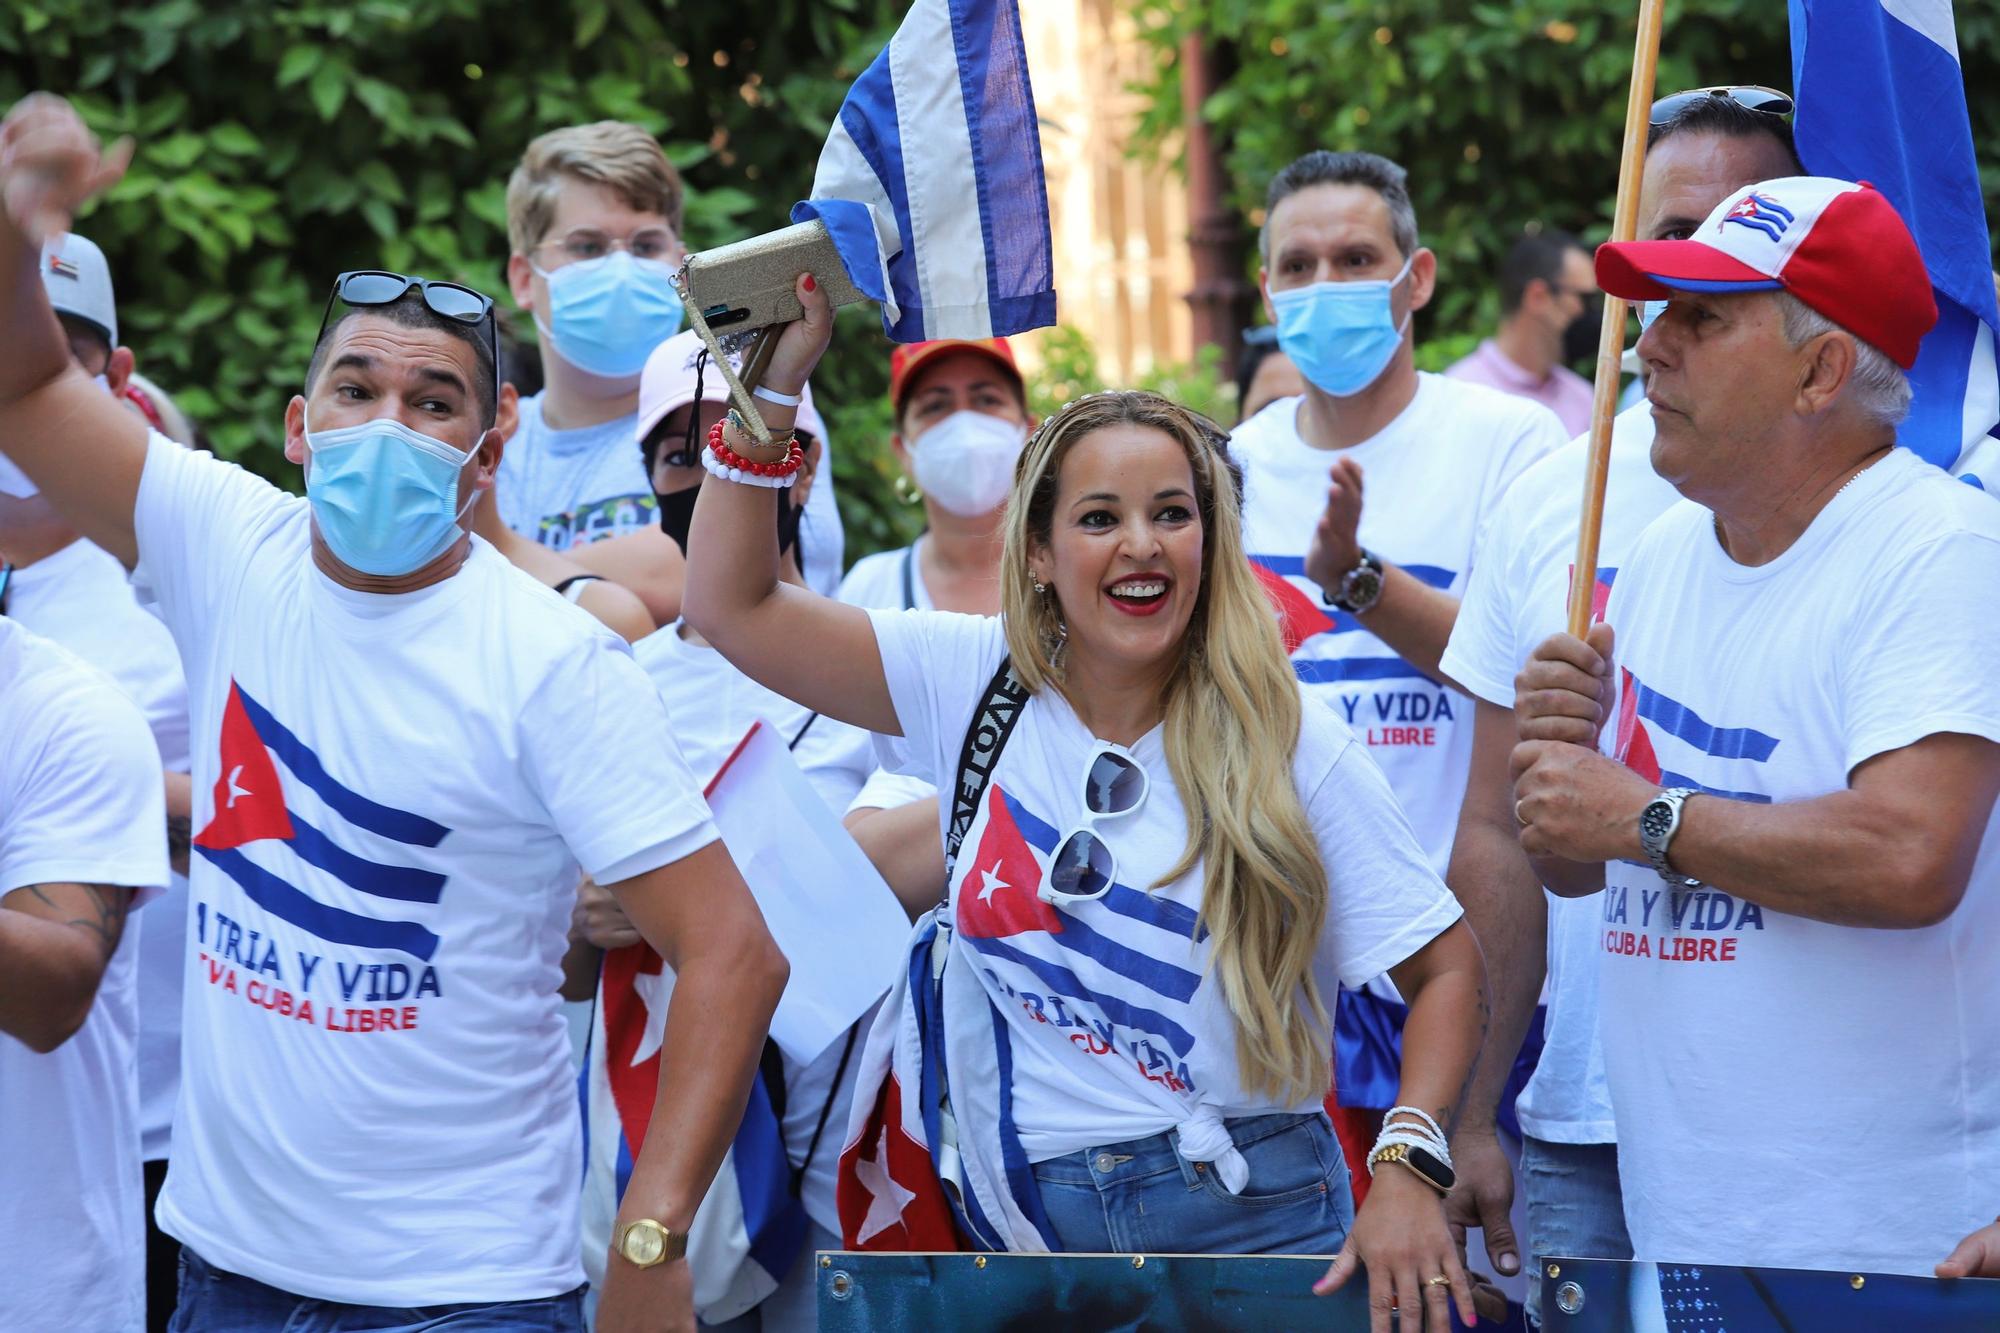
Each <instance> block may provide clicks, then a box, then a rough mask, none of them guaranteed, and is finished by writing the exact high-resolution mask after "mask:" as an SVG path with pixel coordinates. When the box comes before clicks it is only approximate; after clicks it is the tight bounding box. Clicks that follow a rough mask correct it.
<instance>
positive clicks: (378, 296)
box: [313, 268, 500, 412]
mask: <svg viewBox="0 0 2000 1333" xmlns="http://www.w3.org/2000/svg"><path fill="white" fill-rule="evenodd" d="M412 287H415V288H417V289H418V290H419V291H421V292H422V293H423V297H424V305H425V307H426V308H427V309H429V310H430V312H431V313H432V314H433V315H437V316H440V317H441V318H444V319H449V320H455V321H457V322H458V323H460V324H471V325H478V324H481V323H483V324H485V325H486V342H487V346H488V347H489V348H490V349H491V351H492V354H493V410H494V411H495V412H498V411H499V410H500V327H499V324H498V323H497V322H496V321H495V320H494V318H493V302H492V300H491V299H489V298H488V297H486V296H484V295H482V294H480V293H479V292H476V291H474V290H473V289H472V288H470V287H467V286H465V285H464V284H463V283H457V282H437V281H433V280H432V279H430V278H413V277H410V276H409V275H407V274H403V273H390V272H388V271H387V270H385V269H379V268H359V269H353V270H350V271H349V272H346V273H343V274H341V275H340V276H339V277H337V278H335V279H334V280H333V290H332V291H331V292H329V293H327V298H326V310H325V311H324V312H323V313H322V314H321V315H320V317H319V333H318V334H317V335H316V336H315V337H314V338H313V346H315V347H317V346H319V340H320V339H321V338H324V337H325V336H326V326H327V322H328V321H329V320H331V319H332V318H333V303H334V302H335V301H339V302H340V303H341V304H342V305H346V306H350V307H352V308H354V309H356V310H362V309H366V308H367V307H369V306H378V305H393V304H395V303H396V302H397V301H400V300H402V299H403V297H404V295H405V294H407V293H408V292H409V290H410V288H412Z"/></svg>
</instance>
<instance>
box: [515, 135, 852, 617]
mask: <svg viewBox="0 0 2000 1333" xmlns="http://www.w3.org/2000/svg"><path fill="white" fill-rule="evenodd" d="M685 202H686V188H685V186H684V185H683V183H682V181H681V177H680V173H679V172H677V171H676V170H675V169H674V166H673V164H672V163H671V162H669V161H668V160H667V157H666V154H665V153H664V152H662V151H661V149H660V145H659V144H658V142H656V141H655V140H654V138H653V136H652V135H650V134H648V133H647V132H646V131H645V130H644V129H641V128H640V127H639V126H637V125H630V124H625V123H622V122H619V121H609V120H607V121H599V122H597V123H595V124H591V125H574V126H569V127H567V128H564V129H559V130H551V131H549V132H548V133H547V134H543V135H541V136H540V137H538V138H537V139H535V140H534V141H533V142H532V143H530V144H529V145H528V147H527V151H525V152H524V153H523V154H522V155H521V161H520V165H519V166H517V167H516V168H515V169H514V174H513V176H512V177H511V178H510V179H509V180H508V182H507V237H508V242H509V244H510V245H511V246H512V248H513V254H512V256H511V257H510V258H509V259H508V261H507V282H508V286H509V288H510V290H511V291H512V293H513V296H514V300H515V302H516V304H518V305H519V306H520V307H521V308H522V309H523V310H526V311H528V312H529V313H530V314H531V315H532V316H533V318H534V323H535V331H536V334H537V336H538V338H539V340H540V343H541V352H542V369H543V374H544V377H545V380H544V387H543V389H542V391H541V392H540V393H537V394H534V395H532V396H530V397H526V398H523V399H522V400H521V413H520V429H519V431H518V433H517V434H516V435H515V437H514V439H513V441H512V442H511V443H510V444H509V446H508V449H507V453H506V459H505V461H504V462H503V463H502V465H501V471H500V477H499V482H498V485H497V486H496V488H495V495H496V499H497V501H498V504H499V509H500V517H501V519H502V520H503V521H504V522H505V523H506V524H507V526H508V527H509V528H511V529H512V530H513V531H514V532H516V533H518V534H520V535H521V536H523V537H526V538H529V539H530V540H532V541H536V542H539V543H541V544H542V545H544V546H547V547H549V548H551V549H552V550H556V551H560V552H562V553H564V554H565V555H566V556H568V558H569V559H571V560H572V561H574V562H575V563H576V564H578V565H580V566H581V567H583V568H584V569H586V570H588V571H589V572H591V573H593V574H598V575H602V576H603V577H605V578H608V579H611V580H613V581H614V582H617V583H621V584H624V585H625V586H626V587H628V588H630V589H631V590H632V591H633V592H635V593H637V594H638V595H639V597H640V599H641V600H642V601H644V602H645V603H646V609H647V610H648V611H649V612H651V613H652V615H653V617H654V619H656V620H657V621H659V622H660V623H661V624H670V623H672V622H673V621H674V620H675V619H676V618H677V617H678V616H679V614H680V586H681V568H682V560H681V554H680V551H679V549H678V548H676V547H675V546H674V544H673V543H672V542H670V541H668V540H667V539H666V536H665V534H663V533H662V532H661V531H660V528H659V511H658V506H657V502H656V501H655V499H654V496H653V492H652V488H651V485H650V483H649V480H648V478H647V476H646V470H645V466H644V464H643V462H642V460H641V459H640V457H639V451H638V449H637V448H636V447H634V445H633V442H632V441H633V435H634V427H635V424H636V421H637V411H638V406H639V376H640V372H641V371H642V370H643V369H644V368H645V365H646V358H647V357H649V356H650V355H651V354H652V352H653V349H655V348H656V347H658V346H659V345H660V344H661V343H663V342H665V341H666V340H667V339H669V338H671V337H673V336H674V335H675V334H677V333H679V332H680V331H681V330H682V329H683V328H684V327H685V325H686V314H685V312H684V310H683V309H682V306H681V299H680V294H679V292H678V291H677V290H676V289H675V287H674V285H673V275H674V273H675V272H676V271H677V270H678V269H679V268H680V266H681V261H682V260H684V259H685V258H686V257H687V247H686V246H685V245H684V244H683V242H682V238H681V224H682V216H683V209H684V206H685ZM831 481H832V477H831V475H828V476H827V477H826V478H825V484H822V485H820V486H816V487H815V488H814V496H813V502H812V504H811V507H810V510H809V513H808V522H809V523H810V525H811V527H812V528H813V533H814V537H815V541H816V549H815V552H814V556H815V559H814V568H812V569H808V570H807V577H808V580H814V579H815V576H817V579H818V580H819V581H823V582H825V583H826V585H827V586H826V587H824V588H821V589H820V590H821V591H823V592H825V591H830V590H831V587H832V586H833V583H834V582H837V580H838V579H839V577H840V565H841V560H840V548H841V529H840V516H839V512H838V510H836V509H835V508H834V505H833V489H832V486H831V484H830V483H831ZM821 566H824V568H821ZM815 586H816V587H817V586H818V583H817V582H816V583H815Z"/></svg>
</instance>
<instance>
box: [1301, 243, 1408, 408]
mask: <svg viewBox="0 0 2000 1333" xmlns="http://www.w3.org/2000/svg"><path fill="white" fill-rule="evenodd" d="M1416 261H1417V257H1416V255H1415V254H1412V255H1411V256H1410V257H1409V258H1408V259H1406V260H1404V261H1403V267H1402V269H1401V271H1400V272H1398V273H1397V274H1396V276H1395V277H1393V278H1390V279H1389V280H1387V281H1386V282H1385V281H1383V280H1381V279H1379V278H1377V279H1371V280H1366V281H1358V282H1315V283H1313V284H1312V285H1310V286H1307V287H1293V288H1290V289H1289V290H1286V291H1274V292H1272V293H1271V310H1272V312H1273V313H1274V314H1276V315H1277V317H1278V346H1279V347H1281V348H1283V349H1284V353H1285V355H1286V356H1288V357H1290V358H1291V359H1292V364H1293V365H1295V366H1297V367H1298V368H1299V373H1300V374H1301V375H1304V376H1305V377H1306V379H1307V380H1308V381H1309V382H1310V383H1312V384H1313V385H1314V386H1315V387H1317V388H1318V389H1320V390H1321V391H1322V392H1325V393H1330V394H1332V395H1333V396H1334V397H1336V398H1350V397H1352V396H1353V395H1355V394H1357V393H1360V392H1361V391H1362V390H1363V389H1365V388H1367V387H1368V386H1369V385H1371V384H1373V383H1374V382H1375V381H1376V380H1378V379H1380V378H1381V377H1382V372H1383V371H1384V370H1386V369H1388V366H1389V361H1390V359H1391V358H1392V357H1394V356H1395V355H1396V349H1397V348H1398V347H1401V346H1402V345H1403V335H1404V334H1405V333H1406V332H1408V331H1409V327H1410V316H1409V315H1408V314H1405V315H1404V316H1403V322H1402V324H1400V325H1398V324H1397V323H1396V315H1395V311H1394V309H1393V308H1392V307H1391V306H1390V304H1389V294H1390V293H1391V292H1392V291H1394V290H1395V288H1396V286H1397V284H1398V283H1400V282H1402V280H1403V279H1404V278H1406V277H1408V276H1409V275H1410V265H1412V264H1414V263H1416Z"/></svg>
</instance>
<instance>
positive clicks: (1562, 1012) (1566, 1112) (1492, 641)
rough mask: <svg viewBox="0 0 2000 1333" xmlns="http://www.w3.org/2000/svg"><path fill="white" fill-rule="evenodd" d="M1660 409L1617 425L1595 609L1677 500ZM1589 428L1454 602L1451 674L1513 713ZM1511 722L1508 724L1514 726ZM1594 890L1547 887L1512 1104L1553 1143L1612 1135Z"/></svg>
mask: <svg viewBox="0 0 2000 1333" xmlns="http://www.w3.org/2000/svg"><path fill="white" fill-rule="evenodd" d="M1652 443H1653V410H1652V406H1651V405H1650V404H1648V403H1644V402H1641V403H1640V404H1639V405H1638V406H1637V407H1634V408H1629V409H1627V410H1626V411H1624V412H1621V413H1619V414H1618V417H1617V419H1616V420H1615V421H1614V422H1613V423H1612V436H1611V467H1610V472H1609V476H1608V479H1607V484H1606V486H1605V491H1604V526H1603V530H1602V535H1601V540H1600V542H1599V545H1598V551H1597V585H1598V586H1597V599H1598V602H1597V604H1598V609H1599V610H1600V611H1601V610H1602V609H1603V598H1604V597H1605V596H1606V595H1607V594H1608V593H1609V591H1610V589H1611V587H1612V586H1613V585H1614V584H1615V583H1616V581H1617V578H1618V570H1619V567H1620V566H1622V565H1623V564H1624V563H1625V559H1626V554H1627V552H1629V551H1630V550H1631V549H1632V546H1633V544H1634V543H1635V542H1637V541H1638V540H1639V534H1640V533H1642V532H1644V531H1645V529H1646V525H1647V524H1649V523H1651V522H1652V521H1653V520H1654V519H1656V518H1658V517H1659V516H1660V515H1661V514H1662V513H1664V512H1665V511H1666V510H1667V509H1668V508H1669V507H1670V506H1672V505H1674V504H1675V503H1677V502H1678V501H1679V500H1680V498H1681V497H1680V493H1679V492H1678V491H1676V490H1675V489H1674V488H1673V487H1672V486H1670V485H1668V484H1667V483H1666V482H1665V481H1663V480H1661V479H1660V477H1659V475H1658V474H1657V473H1655V472H1654V471H1653V464H1652V460H1651V458H1650V457H1649V456H1648V455H1649V451H1650V448H1651V445H1652ZM1589 447H1590V438H1589V437H1588V436H1584V437H1581V438H1579V439H1576V440H1572V441H1571V442H1570V443H1568V444H1566V445H1564V446H1563V447H1562V448H1560V449H1558V450H1556V452H1554V453H1552V454H1550V455H1549V456H1548V457H1546V458H1544V459H1542V461H1541V462H1539V463H1537V464H1535V465H1534V466H1533V467H1531V468H1529V469H1528V470H1527V471H1526V472H1525V473H1523V474H1522V475H1521V479H1520V480H1519V481H1517V482H1515V483H1514V484H1513V486H1512V487H1510V488H1509V489H1508V491H1507V495H1506V498H1505V499H1504V500H1502V501H1501V503H1500V508H1499V509H1498V510H1497V511H1495V513H1494V515H1493V521H1492V522H1491V523H1489V524H1488V525H1487V528H1486V535H1485V538H1484V540H1483V541H1482V542H1481V544H1480V548H1479V554H1478V557H1477V558H1476V559H1475V560H1474V561H1473V566H1472V581H1471V583H1469V584H1468V585H1467V586H1466V589H1465V597H1464V600H1463V601H1462V603H1461V604H1460V606H1459V609H1458V620H1457V621H1456V622H1455V623H1454V624H1453V626H1452V630H1451V642H1450V644H1449V645H1447V646H1446V648H1445V650H1444V661H1443V663H1442V665H1443V667H1444V670H1445V673H1446V674H1447V675H1449V676H1450V677H1451V678H1452V679H1453V680H1455V681H1457V682H1458V683H1459V684H1461V685H1463V686H1465V688H1466V689H1467V690H1469V691H1470V692H1471V693H1472V694H1473V695H1474V696H1475V697H1477V698H1479V699H1482V700H1484V701H1486V702H1487V703H1490V704H1495V705H1497V706H1499V707H1501V708H1504V709H1507V710H1509V712H1510V713H1511V711H1512V710H1513V707H1514V674H1515V673H1516V672H1517V671H1519V670H1520V669H1521V667H1522V666H1523V665H1525V664H1526V662H1527V660H1528V657H1529V655H1530V654H1531V653H1533V652H1534V651H1535V648H1536V647H1537V646H1538V645H1539V644H1540V643H1541V642H1542V640H1544V639H1546V638H1548V637H1549V636H1550V635H1551V634H1560V633H1561V632H1562V631H1563V629H1564V628H1565V627H1566V625H1567V623H1568V611H1567V609H1566V608H1567V607H1568V604H1569V600H1568V599H1569V571H1570V567H1571V565H1572V564H1573V563H1574V561H1575V559H1576V526H1577V517H1578V514H1579V513H1580V511H1581V509H1582V497H1583V469H1584V460H1585V456H1586V455H1587V454H1588V452H1589ZM1510 725H1511V723H1510ZM1602 915H1603V912H1602V909H1601V907H1600V906H1599V904H1598V901H1597V899H1596V898H1594V897H1593V898H1562V897H1557V896H1555V895H1553V894H1550V895H1549V924H1548V982H1547V986H1546V988H1545V993H1546V994H1547V996H1548V1019H1547V1024H1546V1026H1545V1027H1544V1028H1543V1032H1544V1038H1545V1040H1544V1045H1543V1046H1542V1055H1541V1058H1540V1059H1539V1060H1538V1061H1536V1063H1535V1073H1534V1076H1533V1077H1532V1078H1530V1079H1529V1080H1528V1086H1527V1087H1526V1088H1524V1089H1522V1091H1521V1096H1520V1099H1519V1100H1518V1101H1517V1103H1516V1104H1515V1113H1516V1114H1517V1115H1518V1116H1519V1117H1520V1121H1521V1128H1522V1129H1524V1130H1526V1131H1527V1132H1528V1133H1529V1134H1532V1135H1534V1136H1535V1137H1536V1138H1538V1139H1541V1140H1543V1141H1544V1142H1547V1143H1615V1142H1617V1139H1618V1133H1617V1127H1616V1125H1615V1124H1614V1123H1613V1121H1612V1117H1611V1094H1610V1092H1609V1091H1608V1090H1607V1089H1606V1088H1605V1086H1604V1052H1603V1049H1602V1048H1601V1047H1600V1046H1599V1044H1598V1040H1597V937H1598V920H1599V918H1600V917H1601V916H1602Z"/></svg>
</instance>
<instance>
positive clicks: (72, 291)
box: [42, 232, 118, 347]
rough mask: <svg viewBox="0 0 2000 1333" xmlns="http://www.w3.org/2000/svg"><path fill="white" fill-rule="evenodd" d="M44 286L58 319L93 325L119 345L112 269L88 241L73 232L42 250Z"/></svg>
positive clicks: (95, 246)
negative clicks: (60, 317)
mask: <svg viewBox="0 0 2000 1333" xmlns="http://www.w3.org/2000/svg"><path fill="white" fill-rule="evenodd" d="M42 286H43V287H44V288H45V289H47V291H48V294H49V304H50V305H52V306H54V307H55V308H56V313H57V314H58V315H69V316H71V317H72V318H75V319H80V320H83V321H84V322H85V323H87V324H90V325H93V326H94V327H95V328H96V329H97V331H98V332H100V333H102V334H103V335H104V341H105V342H106V344H107V345H109V346H111V347H116V346H117V345H118V303H117V301H115V300H114V299H113V298H112V295H111V266H110V265H109V264H107V263H106V262H105V261H104V252H103V251H102V250H100V249H98V248H97V245H96V243H95V242H94V241H92V240H90V239H89V238H88V237H84V236H79V235H77V234H76V233H75V232H70V233H69V234H68V235H67V236H60V237H57V238H55V239H53V240H50V241H48V242H46V243H45V244H43V246H42Z"/></svg>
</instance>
